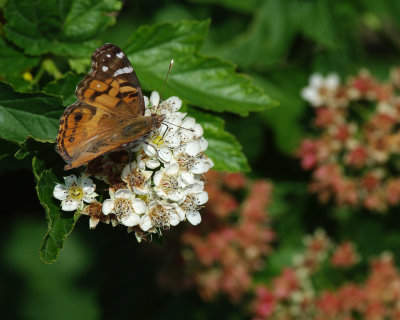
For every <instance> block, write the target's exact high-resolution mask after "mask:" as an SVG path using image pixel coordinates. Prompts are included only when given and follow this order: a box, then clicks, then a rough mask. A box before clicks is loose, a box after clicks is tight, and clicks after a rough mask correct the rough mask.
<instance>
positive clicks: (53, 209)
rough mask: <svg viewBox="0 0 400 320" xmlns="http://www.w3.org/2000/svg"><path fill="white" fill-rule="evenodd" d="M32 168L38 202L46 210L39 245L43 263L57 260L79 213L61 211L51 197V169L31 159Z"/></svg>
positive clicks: (55, 181) (54, 183)
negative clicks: (43, 230)
mask: <svg viewBox="0 0 400 320" xmlns="http://www.w3.org/2000/svg"><path fill="white" fill-rule="evenodd" d="M33 170H34V173H35V176H36V177H37V178H38V182H37V185H36V191H37V194H38V198H39V201H40V204H41V205H42V206H43V208H44V209H45V212H46V219H47V224H48V229H47V232H46V234H45V236H44V239H43V243H42V245H41V247H40V258H41V259H42V260H43V262H45V263H53V262H54V261H56V260H57V258H58V255H59V254H60V251H61V249H62V248H63V246H64V242H65V240H66V239H67V237H68V236H69V235H70V233H71V232H72V230H73V228H74V226H75V223H76V221H77V220H78V218H79V213H77V212H76V213H75V214H74V213H64V212H61V209H60V204H59V203H56V201H57V200H56V199H54V198H53V189H54V186H55V185H56V183H57V182H58V181H57V177H56V176H55V174H54V173H53V171H52V169H49V170H45V171H42V170H43V166H42V164H41V161H36V160H34V161H33Z"/></svg>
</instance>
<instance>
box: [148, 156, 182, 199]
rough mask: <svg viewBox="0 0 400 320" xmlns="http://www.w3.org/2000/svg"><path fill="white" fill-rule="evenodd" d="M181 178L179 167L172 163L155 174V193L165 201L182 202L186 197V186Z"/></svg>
mask: <svg viewBox="0 0 400 320" xmlns="http://www.w3.org/2000/svg"><path fill="white" fill-rule="evenodd" d="M178 178H179V165H178V163H172V164H170V165H168V166H166V167H165V168H161V169H160V170H159V171H157V172H156V173H155V174H154V177H153V180H154V185H155V186H154V191H155V192H156V193H157V195H158V196H159V197H161V198H163V199H168V200H171V201H175V202H182V201H183V200H184V199H185V197H186V191H185V189H183V187H184V186H185V185H184V184H183V183H182V181H181V180H180V179H178Z"/></svg>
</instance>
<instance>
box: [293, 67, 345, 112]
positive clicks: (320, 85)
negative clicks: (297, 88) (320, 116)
mask: <svg viewBox="0 0 400 320" xmlns="http://www.w3.org/2000/svg"><path fill="white" fill-rule="evenodd" d="M339 81H340V80H339V76H338V75H337V74H335V73H331V74H329V75H328V76H327V77H326V78H324V77H323V76H322V75H321V74H319V73H315V74H313V75H311V77H310V80H309V85H308V87H306V88H303V90H301V96H302V98H303V99H304V100H306V101H308V102H309V103H310V104H311V105H312V106H313V107H320V106H335V105H336V104H335V95H336V93H337V89H338V87H339Z"/></svg>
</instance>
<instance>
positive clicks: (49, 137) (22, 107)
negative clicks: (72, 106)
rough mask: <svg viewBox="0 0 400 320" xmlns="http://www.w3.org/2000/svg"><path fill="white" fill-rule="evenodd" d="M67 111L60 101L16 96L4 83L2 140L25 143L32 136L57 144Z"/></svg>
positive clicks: (0, 109)
mask: <svg viewBox="0 0 400 320" xmlns="http://www.w3.org/2000/svg"><path fill="white" fill-rule="evenodd" d="M63 109H64V108H63V107H62V101H61V99H60V98H59V97H54V96H50V95H46V94H43V93H20V92H16V91H14V89H13V88H12V87H11V86H10V85H8V84H6V83H3V82H0V138H2V139H5V140H8V141H13V142H23V141H25V139H26V138H27V137H28V136H31V137H33V138H35V139H37V140H41V141H47V142H54V141H55V138H56V135H57V129H58V121H59V119H60V116H61V114H62V111H63Z"/></svg>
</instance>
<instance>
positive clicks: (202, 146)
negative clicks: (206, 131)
mask: <svg viewBox="0 0 400 320" xmlns="http://www.w3.org/2000/svg"><path fill="white" fill-rule="evenodd" d="M199 144H200V150H201V151H202V152H203V151H205V150H206V149H207V148H208V141H207V140H206V139H204V137H201V138H200V139H199Z"/></svg>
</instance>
